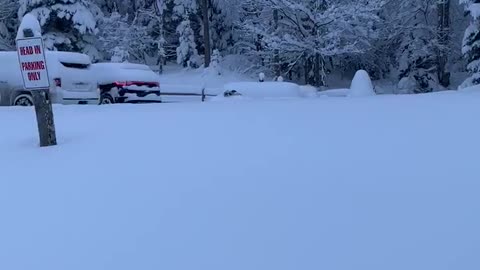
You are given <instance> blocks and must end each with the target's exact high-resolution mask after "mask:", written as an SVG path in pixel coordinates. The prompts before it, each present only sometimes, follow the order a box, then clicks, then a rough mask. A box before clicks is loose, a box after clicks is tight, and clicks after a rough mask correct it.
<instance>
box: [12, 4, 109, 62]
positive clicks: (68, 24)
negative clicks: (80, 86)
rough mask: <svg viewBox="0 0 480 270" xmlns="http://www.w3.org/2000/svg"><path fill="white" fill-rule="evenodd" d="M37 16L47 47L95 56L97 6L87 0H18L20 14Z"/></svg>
mask: <svg viewBox="0 0 480 270" xmlns="http://www.w3.org/2000/svg"><path fill="white" fill-rule="evenodd" d="M26 13H31V14H33V15H34V16H36V17H37V18H38V20H39V22H40V25H41V26H42V30H43V35H44V39H45V45H46V47H47V48H48V49H50V50H62V51H82V52H86V53H88V54H90V55H91V56H92V57H94V58H97V57H98V55H97V52H96V49H95V47H94V42H95V37H94V35H95V33H96V32H97V16H98V15H99V14H100V9H99V8H98V7H97V6H96V5H95V4H94V3H93V2H92V1H90V0H68V1H65V0H20V8H19V11H18V15H19V17H23V15H25V14H26Z"/></svg>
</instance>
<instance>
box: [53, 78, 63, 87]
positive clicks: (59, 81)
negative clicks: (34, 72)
mask: <svg viewBox="0 0 480 270" xmlns="http://www.w3.org/2000/svg"><path fill="white" fill-rule="evenodd" d="M53 81H54V82H55V86H56V87H62V79H60V78H55V79H53Z"/></svg>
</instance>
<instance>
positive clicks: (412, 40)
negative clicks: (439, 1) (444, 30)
mask: <svg viewBox="0 0 480 270" xmlns="http://www.w3.org/2000/svg"><path fill="white" fill-rule="evenodd" d="M434 4H435V3H434V1H424V0H412V1H403V2H400V3H398V5H399V6H398V10H400V11H401V12H399V13H397V17H396V18H397V21H398V22H399V25H397V26H396V27H397V33H398V38H399V42H400V43H399V44H400V50H399V52H400V54H399V55H398V64H399V70H400V74H399V80H400V82H399V85H398V88H399V89H400V90H401V91H402V92H404V93H426V92H432V91H434V90H437V89H439V88H440V84H439V80H438V72H437V70H438V65H437V57H436V56H437V52H438V51H439V43H438V38H437V37H438V36H437V32H436V31H437V28H436V25H435V24H433V23H431V22H430V21H431V20H432V21H434V18H435V17H434V15H435V14H434V12H433V11H434V9H433V7H434Z"/></svg>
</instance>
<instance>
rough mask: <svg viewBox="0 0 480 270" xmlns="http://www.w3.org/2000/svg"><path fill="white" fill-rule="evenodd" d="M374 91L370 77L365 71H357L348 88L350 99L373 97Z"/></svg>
mask: <svg viewBox="0 0 480 270" xmlns="http://www.w3.org/2000/svg"><path fill="white" fill-rule="evenodd" d="M373 95H375V91H374V89H373V83H372V80H371V79H370V76H369V75H368V73H367V72H366V71H365V70H359V71H357V73H355V76H354V77H353V80H352V84H351V86H350V94H349V96H352V97H363V96H373Z"/></svg>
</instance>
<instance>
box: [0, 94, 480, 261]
mask: <svg viewBox="0 0 480 270" xmlns="http://www.w3.org/2000/svg"><path fill="white" fill-rule="evenodd" d="M479 104H480V94H479V93H472V92H465V93H453V92H443V93H438V94H431V95H418V96H374V97H360V98H320V99H296V100H281V101H274V100H270V101H259V100H255V101H253V100H236V99H235V100H232V101H225V102H207V103H178V104H156V105H113V106H89V107H83V106H56V107H55V108H54V109H55V117H56V125H57V133H58V134H57V135H58V138H59V145H58V146H56V147H52V148H48V149H40V148H38V147H37V140H38V139H37V133H36V125H35V118H34V112H33V109H32V108H14V107H9V108H7V107H4V108H0V120H1V121H0V122H1V123H2V125H3V126H2V129H1V130H2V131H1V132H0V168H1V171H0V175H1V176H0V217H1V220H0V269H5V270H133V269H135V270H159V269H168V270H175V269H178V270H283V269H285V270H307V269H312V270H313V269H315V270H317V269H329V270H447V269H448V270H453V269H455V270H478V269H480V256H479V254H480V230H479V228H480V215H479V213H480V196H479V194H480V169H479V168H480V166H479V161H480V139H479V138H480V126H479V124H478V120H477V118H478V115H480V106H479Z"/></svg>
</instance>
